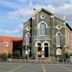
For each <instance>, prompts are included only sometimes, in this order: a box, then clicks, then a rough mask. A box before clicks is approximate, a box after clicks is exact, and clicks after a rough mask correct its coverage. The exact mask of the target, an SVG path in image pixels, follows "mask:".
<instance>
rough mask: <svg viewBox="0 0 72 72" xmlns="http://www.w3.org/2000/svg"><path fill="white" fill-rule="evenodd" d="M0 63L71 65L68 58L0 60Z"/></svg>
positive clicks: (71, 61)
mask: <svg viewBox="0 0 72 72" xmlns="http://www.w3.org/2000/svg"><path fill="white" fill-rule="evenodd" d="M0 62H15V63H49V64H62V63H63V64H64V63H72V60H71V59H70V58H68V59H66V58H65V59H62V58H51V59H48V58H47V59H38V60H37V59H30V58H28V59H9V58H8V59H6V60H2V59H0Z"/></svg>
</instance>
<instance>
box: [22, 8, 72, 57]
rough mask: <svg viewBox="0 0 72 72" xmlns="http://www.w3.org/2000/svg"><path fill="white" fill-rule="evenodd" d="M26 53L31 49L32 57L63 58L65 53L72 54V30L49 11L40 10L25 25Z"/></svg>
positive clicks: (24, 42)
mask: <svg viewBox="0 0 72 72" xmlns="http://www.w3.org/2000/svg"><path fill="white" fill-rule="evenodd" d="M23 28H24V30H23V39H24V40H23V46H24V52H25V50H26V49H27V47H28V48H30V49H31V52H32V56H33V55H34V56H38V57H43V58H46V57H51V56H54V57H56V54H58V50H60V53H59V55H61V56H63V54H64V52H65V51H69V52H72V40H71V39H72V29H71V27H70V26H69V25H68V24H67V23H66V21H65V20H62V19H60V18H58V17H57V16H55V15H54V14H52V13H51V12H49V11H47V10H46V9H43V8H42V9H40V10H38V11H36V12H35V13H34V14H33V16H32V17H31V18H30V19H29V20H28V21H26V22H25V23H24V24H23Z"/></svg>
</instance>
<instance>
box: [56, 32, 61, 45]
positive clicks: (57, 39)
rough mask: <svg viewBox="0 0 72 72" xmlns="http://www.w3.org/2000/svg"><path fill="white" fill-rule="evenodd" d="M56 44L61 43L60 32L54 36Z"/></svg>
mask: <svg viewBox="0 0 72 72" xmlns="http://www.w3.org/2000/svg"><path fill="white" fill-rule="evenodd" d="M56 44H57V45H61V34H60V33H58V34H57V36H56Z"/></svg>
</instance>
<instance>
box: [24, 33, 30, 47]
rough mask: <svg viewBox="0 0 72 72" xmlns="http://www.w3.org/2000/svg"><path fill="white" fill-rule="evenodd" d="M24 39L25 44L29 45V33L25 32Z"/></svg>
mask: <svg viewBox="0 0 72 72" xmlns="http://www.w3.org/2000/svg"><path fill="white" fill-rule="evenodd" d="M25 39H26V46H29V40H30V34H29V33H27V34H26V36H25Z"/></svg>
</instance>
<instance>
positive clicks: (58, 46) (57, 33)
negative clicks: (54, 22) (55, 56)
mask: <svg viewBox="0 0 72 72" xmlns="http://www.w3.org/2000/svg"><path fill="white" fill-rule="evenodd" d="M58 33H60V34H61V37H62V33H61V32H59V31H58V32H57V33H56V37H57V35H58ZM56 46H57V47H61V45H58V44H57V42H56Z"/></svg>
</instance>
